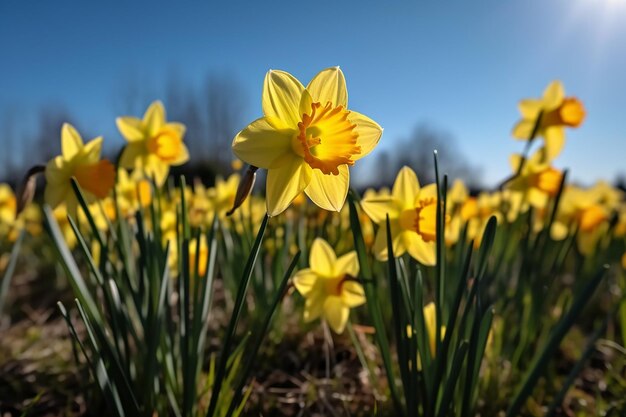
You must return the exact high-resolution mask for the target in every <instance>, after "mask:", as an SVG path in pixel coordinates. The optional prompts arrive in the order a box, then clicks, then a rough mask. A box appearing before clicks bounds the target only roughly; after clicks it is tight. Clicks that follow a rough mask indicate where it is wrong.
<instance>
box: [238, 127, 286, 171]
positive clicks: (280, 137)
mask: <svg viewBox="0 0 626 417" xmlns="http://www.w3.org/2000/svg"><path fill="white" fill-rule="evenodd" d="M293 135H295V131H293V130H289V129H286V130H276V129H274V128H273V127H272V126H271V125H270V123H269V122H268V120H267V119H266V118H264V117H262V118H260V119H257V120H255V121H254V122H252V123H250V124H249V125H248V126H247V127H246V128H245V129H243V130H242V131H241V132H239V133H238V134H237V136H235V139H234V140H233V152H234V153H235V155H236V156H237V158H239V159H241V160H242V161H244V162H246V163H248V164H250V165H254V166H256V167H259V168H265V169H269V168H278V166H277V164H279V163H280V162H283V161H284V159H281V157H282V156H284V155H285V154H287V153H293V150H292V148H291V138H292V137H293ZM294 155H295V154H294Z"/></svg>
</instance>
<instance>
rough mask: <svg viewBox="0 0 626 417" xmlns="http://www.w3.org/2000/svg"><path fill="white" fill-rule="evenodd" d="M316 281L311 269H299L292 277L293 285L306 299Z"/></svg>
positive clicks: (315, 275)
mask: <svg viewBox="0 0 626 417" xmlns="http://www.w3.org/2000/svg"><path fill="white" fill-rule="evenodd" d="M317 280H318V277H317V274H316V273H315V272H313V271H312V270H311V269H309V268H306V269H301V270H300V271H298V272H297V273H296V275H294V277H293V285H294V286H295V287H296V289H297V290H298V292H299V293H300V294H302V296H303V297H306V296H307V295H309V293H310V292H311V290H312V289H313V287H314V286H315V283H316V282H317Z"/></svg>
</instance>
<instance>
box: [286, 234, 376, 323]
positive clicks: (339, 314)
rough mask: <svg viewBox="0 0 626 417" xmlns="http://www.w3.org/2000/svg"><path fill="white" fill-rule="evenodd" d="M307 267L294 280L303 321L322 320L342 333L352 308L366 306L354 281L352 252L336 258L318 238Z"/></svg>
mask: <svg viewBox="0 0 626 417" xmlns="http://www.w3.org/2000/svg"><path fill="white" fill-rule="evenodd" d="M309 265H310V267H309V268H307V269H303V270H300V271H298V272H297V273H296V275H295V276H294V278H293V283H294V286H295V287H296V289H297V290H298V292H299V293H300V294H302V296H303V297H304V298H305V299H306V302H305V305H304V320H305V321H307V322H310V321H313V320H315V319H317V318H318V317H322V318H323V319H325V320H326V321H327V322H328V324H329V325H330V327H331V329H333V330H334V331H335V332H336V333H342V332H343V330H344V328H345V326H346V323H347V321H348V315H349V314H350V308H351V307H357V306H360V305H361V304H363V303H365V293H364V292H363V287H362V286H361V284H359V283H358V282H357V280H356V277H357V275H358V274H359V262H358V260H357V255H356V252H355V251H352V252H349V253H347V254H345V255H343V256H341V257H339V258H337V255H335V251H334V250H333V248H331V247H330V245H329V244H328V243H327V242H326V241H325V240H324V239H321V238H317V239H315V241H314V242H313V245H312V246H311V254H310V259H309Z"/></svg>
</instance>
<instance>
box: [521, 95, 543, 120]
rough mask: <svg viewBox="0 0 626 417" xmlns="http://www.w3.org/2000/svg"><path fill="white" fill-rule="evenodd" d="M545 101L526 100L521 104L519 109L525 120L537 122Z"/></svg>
mask: <svg viewBox="0 0 626 417" xmlns="http://www.w3.org/2000/svg"><path fill="white" fill-rule="evenodd" d="M542 106H543V101H541V100H535V99H525V100H522V101H520V102H519V105H518V108H519V111H520V113H521V114H522V117H523V118H524V119H530V120H535V119H537V116H539V112H540V111H541V107H542Z"/></svg>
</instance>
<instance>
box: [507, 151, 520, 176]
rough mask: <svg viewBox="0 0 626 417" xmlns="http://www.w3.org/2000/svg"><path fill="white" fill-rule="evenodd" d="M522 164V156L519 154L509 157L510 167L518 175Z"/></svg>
mask: <svg viewBox="0 0 626 417" xmlns="http://www.w3.org/2000/svg"><path fill="white" fill-rule="evenodd" d="M521 163H522V155H520V154H518V153H514V154H512V155H511V156H509V166H510V167H511V171H513V172H514V173H517V170H518V169H519V166H520V164H521Z"/></svg>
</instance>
